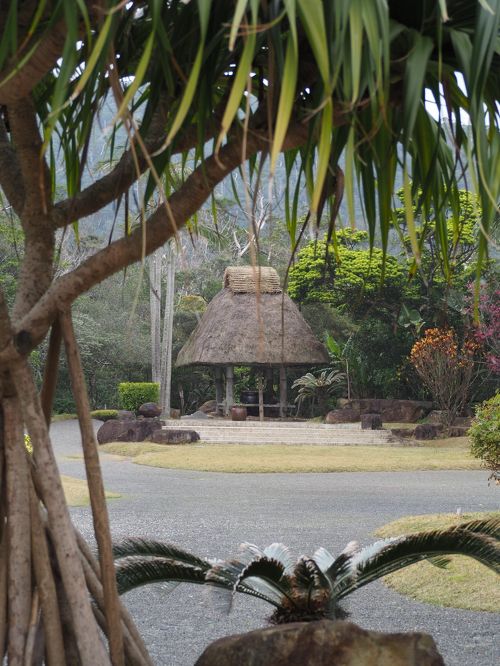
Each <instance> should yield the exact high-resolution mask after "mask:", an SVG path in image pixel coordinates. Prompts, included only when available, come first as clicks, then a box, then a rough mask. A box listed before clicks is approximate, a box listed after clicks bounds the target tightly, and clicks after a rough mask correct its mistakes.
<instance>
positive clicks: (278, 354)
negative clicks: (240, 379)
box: [176, 267, 328, 366]
mask: <svg viewBox="0 0 500 666" xmlns="http://www.w3.org/2000/svg"><path fill="white" fill-rule="evenodd" d="M245 268H246V267H245ZM261 271H266V273H267V275H266V282H264V281H263V280H262V273H261V286H263V287H264V288H263V289H261V290H260V292H259V293H255V292H256V287H255V275H256V271H255V270H254V269H253V268H252V267H249V270H246V271H245V273H244V274H242V269H241V268H240V267H235V268H234V269H233V268H232V267H231V268H228V269H226V272H225V274H224V284H225V287H224V289H222V291H220V292H219V293H218V294H217V296H215V298H214V299H213V300H212V301H211V302H210V303H209V305H208V307H207V309H206V311H205V313H204V315H203V317H202V319H201V321H200V323H199V324H198V326H197V327H196V329H195V330H194V331H193V333H192V334H191V336H190V337H189V339H188V341H187V342H186V344H185V345H184V347H183V348H182V349H181V351H180V352H179V355H178V357H177V363H176V365H177V366H183V365H219V366H225V365H268V366H269V365H271V366H279V365H288V366H290V365H316V364H323V363H327V362H328V353H327V351H326V349H325V347H324V346H323V345H322V344H321V343H320V342H319V340H318V339H317V338H316V337H315V335H314V333H313V332H312V330H311V328H310V326H309V324H308V323H307V322H306V321H305V320H304V318H303V317H302V315H301V314H300V312H299V309H298V308H297V306H296V305H295V303H294V302H293V301H292V300H291V299H290V297H289V296H287V294H283V293H281V289H280V288H279V278H278V275H277V273H276V271H275V270H274V269H261ZM267 271H269V272H267ZM257 272H258V269H257ZM238 273H239V275H238ZM245 277H246V278H247V283H246V288H248V291H246V292H243V291H239V289H243V288H245V286H244V284H243V282H244V278H245ZM252 280H253V290H252V291H250V288H251V286H252V285H251V281H252ZM276 280H278V282H277V285H278V289H279V292H277V291H271V292H270V291H266V289H270V290H271V289H273V290H274V289H276ZM266 285H267V286H266ZM282 306H283V323H284V326H283V327H282Z"/></svg>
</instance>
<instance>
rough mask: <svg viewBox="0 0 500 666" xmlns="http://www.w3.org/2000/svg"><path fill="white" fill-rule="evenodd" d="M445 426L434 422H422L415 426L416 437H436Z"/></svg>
mask: <svg viewBox="0 0 500 666" xmlns="http://www.w3.org/2000/svg"><path fill="white" fill-rule="evenodd" d="M442 429H443V427H442V426H441V427H440V426H438V425H436V424H433V423H421V424H420V425H418V426H417V427H416V428H415V433H414V437H415V439H436V437H437V436H438V435H439V433H440V432H441V430H442Z"/></svg>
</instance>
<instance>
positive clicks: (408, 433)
mask: <svg viewBox="0 0 500 666" xmlns="http://www.w3.org/2000/svg"><path fill="white" fill-rule="evenodd" d="M391 433H392V434H393V435H394V437H398V438H399V439H411V438H412V437H414V436H415V428H391Z"/></svg>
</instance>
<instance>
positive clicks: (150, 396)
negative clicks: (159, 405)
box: [118, 382, 160, 412]
mask: <svg viewBox="0 0 500 666" xmlns="http://www.w3.org/2000/svg"><path fill="white" fill-rule="evenodd" d="M118 395H119V396H120V405H121V407H122V409H128V410H130V411H131V412H136V411H137V410H138V409H139V407H140V406H141V405H142V404H144V403H145V402H158V401H159V400H160V385H159V384H158V383H156V382H123V383H122V384H118Z"/></svg>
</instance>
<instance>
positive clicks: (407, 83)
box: [403, 32, 433, 144]
mask: <svg viewBox="0 0 500 666" xmlns="http://www.w3.org/2000/svg"><path fill="white" fill-rule="evenodd" d="M432 49H433V43H432V40H431V39H430V37H426V36H423V35H421V34H419V33H417V32H416V33H414V39H413V47H412V49H411V51H410V54H409V56H408V60H407V62H406V69H405V79H404V105H403V107H404V108H403V111H404V125H403V127H404V136H405V142H406V144H408V141H409V139H410V137H411V135H412V133H413V127H414V125H415V119H416V117H417V111H418V109H419V107H420V105H421V104H422V90H423V85H424V80H425V75H426V71H427V64H428V62H429V58H430V55H431V53H432Z"/></svg>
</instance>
